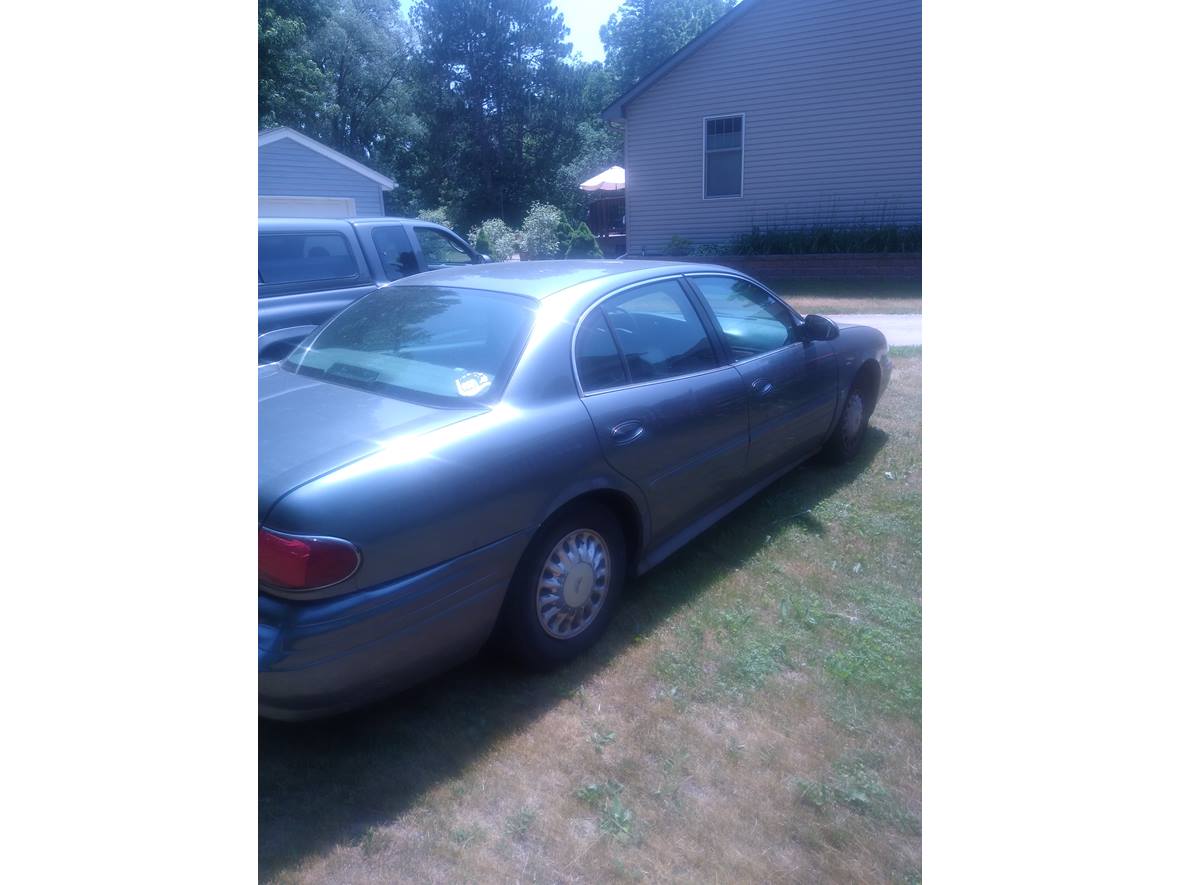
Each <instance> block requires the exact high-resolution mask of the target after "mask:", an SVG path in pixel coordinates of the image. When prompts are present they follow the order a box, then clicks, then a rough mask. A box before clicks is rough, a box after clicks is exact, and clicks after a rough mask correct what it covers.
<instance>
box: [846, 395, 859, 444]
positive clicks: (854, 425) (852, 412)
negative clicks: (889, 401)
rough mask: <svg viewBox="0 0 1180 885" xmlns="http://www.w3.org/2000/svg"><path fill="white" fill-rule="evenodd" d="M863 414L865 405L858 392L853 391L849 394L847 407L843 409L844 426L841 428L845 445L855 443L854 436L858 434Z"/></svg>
mask: <svg viewBox="0 0 1180 885" xmlns="http://www.w3.org/2000/svg"><path fill="white" fill-rule="evenodd" d="M864 414H865V405H864V400H862V399H861V397H860V394H859V393H854V394H852V395H851V396H849V398H848V408H846V409H845V410H844V426H843V427H842V428H841V433H842V434H843V436H844V445H845V446H852V445H854V444H855V443H856V438H857V437H858V436H860V429H861V428H860V425H861V423H862V422H863V421H864Z"/></svg>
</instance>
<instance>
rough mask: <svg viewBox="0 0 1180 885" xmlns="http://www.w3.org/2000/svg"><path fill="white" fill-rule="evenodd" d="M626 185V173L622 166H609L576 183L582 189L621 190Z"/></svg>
mask: <svg viewBox="0 0 1180 885" xmlns="http://www.w3.org/2000/svg"><path fill="white" fill-rule="evenodd" d="M626 186H627V173H626V172H625V171H624V170H623V167H622V166H611V167H610V168H609V169H607V170H606V171H605V172H599V173H598V174H597V175H595V176H594V177H593V178H589V179H587V180H586V181H583V182H582V183H581V184H579V185H578V187H580V188H581V189H582V190H584V191H621V190H623V189H624V188H625V187H626Z"/></svg>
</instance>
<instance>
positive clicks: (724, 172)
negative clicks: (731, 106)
mask: <svg viewBox="0 0 1180 885" xmlns="http://www.w3.org/2000/svg"><path fill="white" fill-rule="evenodd" d="M745 128H746V127H745V115H744V114H738V115H737V116H734V117H712V118H706V119H705V197H740V196H741V195H742V152H743V148H744V146H745Z"/></svg>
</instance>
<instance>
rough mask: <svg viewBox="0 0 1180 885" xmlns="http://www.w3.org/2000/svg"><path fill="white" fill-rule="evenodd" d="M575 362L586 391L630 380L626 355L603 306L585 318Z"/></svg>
mask: <svg viewBox="0 0 1180 885" xmlns="http://www.w3.org/2000/svg"><path fill="white" fill-rule="evenodd" d="M574 362H575V363H576V365H577V368H578V380H579V381H580V382H581V384H582V391H583V392H585V393H590V392H591V391H595V390H606V389H607V388H609V387H618V386H620V385H622V384H626V383H627V371H626V370H625V369H624V368H623V358H622V357H621V356H620V355H619V349H618V347H616V346H615V339H614V337H613V336H612V335H611V331H610V329H609V328H608V327H607V325H606V318H605V317H603V315H602V311H601V310H597V309H595V310H593V311H591V312H590V313H589V314H588V315H587V316H586V319H584V320H582V326H581V328H580V329H579V330H578V340H577V341H576V342H575V343H574Z"/></svg>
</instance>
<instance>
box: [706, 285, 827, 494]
mask: <svg viewBox="0 0 1180 885" xmlns="http://www.w3.org/2000/svg"><path fill="white" fill-rule="evenodd" d="M688 279H689V281H690V282H691V283H692V285H693V287H694V288H695V290H696V291H697V293H698V295H699V296H700V299H701V301H702V303H703V304H704V306H705V308H706V311H707V312H708V314H709V317H710V319H711V320H712V321H713V323H714V327H715V329H716V331H717V332H718V333H719V335H720V336H721V339H722V341H723V343H724V346H725V348H726V350H727V351H728V352H729V355H730V357H731V359H732V360H733V363H734V368H735V369H736V370H737V371H738V373H740V375H741V377H742V381H743V387H744V389H745V391H746V396H747V398H748V402H749V415H750V447H749V455H748V459H749V460H748V468H749V470H750V472H751V473H752V474H754V475H760V474H765V473H769V472H773V471H774V470H776V469H778V468H781V467H784V466H786V465H788V464H790V463H794V462H796V461H798V460H799V459H801V458H803V457H806V456H807V455H809V454H811V452H812V451H814V450H815V449H816V448H818V447H819V446H820V445H821V444H822V443H823V440H824V437H825V436H826V434H827V432H828V428H829V427H831V422H832V416H833V413H834V411H835V408H836V391H837V368H836V356H835V350H834V348H833V347H832V345H831V344H830V343H829V342H826V341H807V340H805V338H804V336H803V334H802V327H801V325H800V324H798V323H797V321H796V319H795V317H794V316H793V315H792V313H791V311H790V310H789V309H788V308H787V307H786V305H784V304H783V303H782V302H781V301H779V300H778V299H777V298H776V297H775V296H774V295H773V294H772V293H770V292H769V291H767V290H766V289H763V288H762V287H761V286H758V285H756V284H754V283H753V282H751V281H750V280H747V279H744V278H742V277H737V276H731V275H727V274H691V275H689V277H688Z"/></svg>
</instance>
